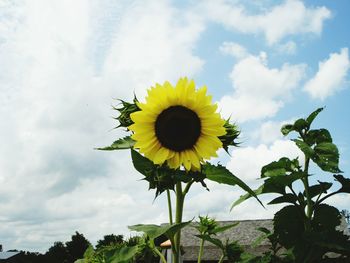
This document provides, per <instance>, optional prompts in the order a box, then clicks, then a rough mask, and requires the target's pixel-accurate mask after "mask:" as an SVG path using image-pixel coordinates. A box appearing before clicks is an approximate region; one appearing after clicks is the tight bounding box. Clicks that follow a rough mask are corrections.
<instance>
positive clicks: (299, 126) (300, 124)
mask: <svg viewBox="0 0 350 263" xmlns="http://www.w3.org/2000/svg"><path fill="white" fill-rule="evenodd" d="M308 127H309V125H308V123H307V121H306V120H304V119H298V120H296V121H295V122H294V125H293V129H294V130H296V131H299V132H300V131H302V130H304V129H308Z"/></svg>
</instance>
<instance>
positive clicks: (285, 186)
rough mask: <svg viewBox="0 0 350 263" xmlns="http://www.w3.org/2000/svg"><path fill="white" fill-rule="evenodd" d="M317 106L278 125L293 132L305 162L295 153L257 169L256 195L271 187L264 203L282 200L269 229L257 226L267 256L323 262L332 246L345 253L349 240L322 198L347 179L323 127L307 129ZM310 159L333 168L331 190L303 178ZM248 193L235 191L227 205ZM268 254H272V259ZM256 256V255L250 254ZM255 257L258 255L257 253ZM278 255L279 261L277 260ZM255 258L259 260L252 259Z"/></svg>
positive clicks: (346, 187) (345, 187)
mask: <svg viewBox="0 0 350 263" xmlns="http://www.w3.org/2000/svg"><path fill="white" fill-rule="evenodd" d="M321 111H322V108H320V109H317V110H316V111H314V112H313V113H311V114H310V115H309V116H308V117H307V118H306V119H298V120H296V121H295V122H294V123H293V124H287V125H284V126H283V127H282V129H281V132H282V133H283V134H284V135H287V134H289V133H291V132H296V133H297V134H298V138H295V139H292V141H293V142H294V143H295V144H296V145H297V147H298V148H299V149H300V150H301V151H302V153H303V154H304V156H305V164H304V165H303V166H301V165H300V164H299V162H298V159H293V160H290V159H288V158H286V157H283V158H281V159H280V160H278V161H274V162H271V163H270V164H267V165H265V166H264V167H262V169H261V178H262V179H263V180H264V183H263V185H261V186H260V187H259V188H258V189H256V190H255V191H254V192H255V194H256V195H260V194H265V193H274V194H277V195H278V196H277V197H276V198H274V199H273V200H272V201H270V202H269V204H280V203H288V204H289V205H288V206H285V207H283V208H282V209H281V210H280V211H278V212H277V213H276V214H275V216H274V220H273V221H274V230H273V232H272V233H269V232H268V231H266V229H265V230H264V231H263V232H264V233H263V235H262V236H261V237H259V239H258V240H257V242H260V241H261V240H262V239H263V238H268V239H269V240H270V242H271V244H272V248H271V251H270V252H269V253H266V254H265V256H266V257H265V258H266V259H267V258H269V257H270V260H271V261H267V262H275V261H273V260H276V262H282V261H285V262H305V263H306V262H308V263H309V262H311V263H314V262H323V260H324V259H325V254H326V253H327V252H335V253H339V254H342V255H343V256H345V257H346V256H349V254H350V241H349V240H348V238H347V236H345V235H344V234H343V233H342V232H340V231H338V230H337V227H338V226H339V225H340V218H341V216H340V213H339V211H338V209H336V208H335V207H332V206H329V205H327V204H324V203H323V201H324V200H326V199H327V198H329V197H330V196H333V195H335V194H337V193H350V179H348V178H345V177H344V176H343V175H341V174H339V173H341V170H340V169H339V167H338V165H339V152H338V148H337V146H336V145H335V144H334V143H333V141H332V136H331V134H330V133H329V131H328V130H326V129H311V124H312V122H313V121H314V119H315V118H316V116H317V115H318V114H319V113H320V112H321ZM311 161H312V162H314V163H315V164H316V165H317V166H318V167H319V168H320V169H321V170H323V171H326V172H331V173H337V174H335V175H333V176H334V178H335V180H336V181H338V182H339V183H340V184H341V187H340V188H339V189H338V190H336V191H334V192H331V193H328V191H329V190H330V189H331V187H332V185H333V183H331V182H323V181H318V182H317V183H316V184H314V185H310V184H309V177H310V176H311V175H310V174H309V163H310V162H311ZM297 181H299V182H301V183H302V185H303V186H304V189H303V191H302V192H298V191H296V189H295V188H294V186H295V185H294V183H295V182H297ZM251 196H252V195H251V194H250V193H247V194H245V195H243V196H241V197H240V198H239V199H238V200H237V201H236V202H235V203H234V204H233V206H236V205H238V204H240V203H241V202H243V201H245V200H247V199H248V198H250V197H251ZM279 246H281V247H283V248H285V249H286V253H285V254H284V255H280V256H278V255H277V254H276V252H277V251H278V250H279V249H280V247H279ZM273 258H274V259H273ZM255 259H257V258H255ZM260 259H261V260H262V259H263V257H261V258H260ZM281 260H282V261H281ZM257 262H259V261H257Z"/></svg>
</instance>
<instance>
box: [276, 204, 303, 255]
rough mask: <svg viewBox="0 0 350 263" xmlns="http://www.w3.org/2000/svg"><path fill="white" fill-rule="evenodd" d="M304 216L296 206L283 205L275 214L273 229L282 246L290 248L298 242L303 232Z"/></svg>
mask: <svg viewBox="0 0 350 263" xmlns="http://www.w3.org/2000/svg"><path fill="white" fill-rule="evenodd" d="M303 218H304V216H303V214H302V213H301V211H300V210H299V208H298V207H296V206H292V205H290V206H285V207H284V208H282V209H281V210H280V211H278V212H277V213H276V214H275V217H274V219H273V223H274V230H275V234H276V235H277V238H278V240H279V242H280V244H281V245H282V246H284V247H285V248H291V247H293V246H294V245H295V244H296V243H298V242H299V241H300V239H301V237H302V235H303V232H304V220H303Z"/></svg>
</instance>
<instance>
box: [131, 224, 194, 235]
mask: <svg viewBox="0 0 350 263" xmlns="http://www.w3.org/2000/svg"><path fill="white" fill-rule="evenodd" d="M190 223H191V221H187V222H183V223H178V224H173V225H162V226H158V225H142V224H139V225H134V226H129V229H130V230H133V231H137V232H143V233H145V234H146V235H147V236H148V237H149V238H150V239H155V238H157V237H160V236H161V235H165V236H167V237H168V238H169V239H173V238H174V236H175V234H176V233H177V232H178V231H180V230H181V229H182V228H184V227H185V226H187V225H188V224H190Z"/></svg>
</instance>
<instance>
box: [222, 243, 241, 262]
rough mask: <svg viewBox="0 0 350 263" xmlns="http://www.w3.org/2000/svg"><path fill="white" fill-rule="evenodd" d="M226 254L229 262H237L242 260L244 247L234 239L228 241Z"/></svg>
mask: <svg viewBox="0 0 350 263" xmlns="http://www.w3.org/2000/svg"><path fill="white" fill-rule="evenodd" d="M225 251H226V253H225V254H226V256H227V259H228V261H229V262H237V261H238V260H240V258H241V255H242V253H243V251H244V250H243V248H242V247H241V246H240V245H239V244H238V243H237V241H233V242H230V243H227V244H226V246H225Z"/></svg>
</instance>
